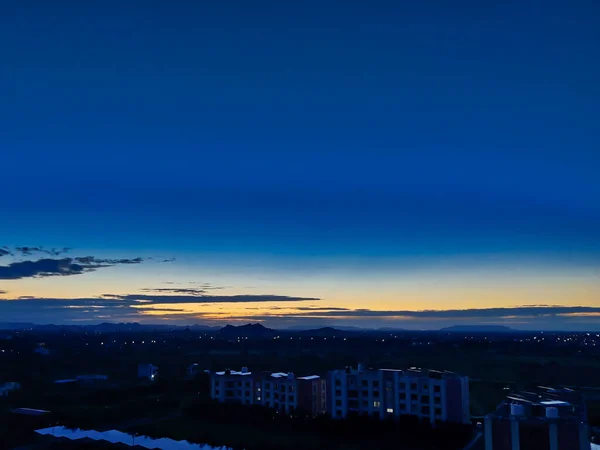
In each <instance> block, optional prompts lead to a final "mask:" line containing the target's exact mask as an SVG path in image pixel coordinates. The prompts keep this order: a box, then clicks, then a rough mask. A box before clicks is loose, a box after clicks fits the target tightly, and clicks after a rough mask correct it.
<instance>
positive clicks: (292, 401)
mask: <svg viewBox="0 0 600 450" xmlns="http://www.w3.org/2000/svg"><path fill="white" fill-rule="evenodd" d="M288 402H290V403H294V396H293V395H290V396H288Z"/></svg>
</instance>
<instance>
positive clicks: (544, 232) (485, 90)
mask: <svg viewBox="0 0 600 450" xmlns="http://www.w3.org/2000/svg"><path fill="white" fill-rule="evenodd" d="M412 3H414V4H412ZM412 3H410V2H355V1H344V2H342V1H319V2H312V1H305V2H295V3H292V2H285V1H284V2H281V1H280V2H252V5H250V4H249V2H242V1H231V2H218V1H215V2H192V1H189V2H182V1H180V2H178V1H175V2H127V1H124V2H111V1H104V2H94V1H88V2H76V1H72V2H67V1H54V2H45V1H31V2H22V1H6V2H3V4H2V7H1V14H0V42H2V53H1V57H2V64H1V68H0V99H1V101H0V170H1V172H0V187H1V188H2V192H3V195H2V196H0V214H1V217H0V219H1V221H0V238H2V242H0V247H1V246H2V245H7V246H13V247H14V246H20V245H21V246H23V245H43V246H57V247H62V246H65V247H74V248H75V249H82V250H81V251H82V252H87V253H82V254H81V255H78V256H86V255H87V254H88V253H90V252H92V254H97V255H100V256H103V257H107V258H111V257H112V258H115V257H119V258H121V257H137V256H140V255H141V256H152V257H154V258H157V257H158V256H156V255H160V257H164V258H170V257H175V258H177V261H176V263H174V266H175V267H177V268H178V270H175V269H173V270H172V271H171V272H168V275H166V274H165V275H164V276H165V278H164V279H165V280H166V279H167V278H168V276H171V275H173V274H174V273H175V272H177V273H178V274H179V275H181V273H185V274H186V275H185V276H184V275H181V278H180V279H179V278H178V280H177V281H178V282H183V280H184V279H186V277H188V276H192V275H190V274H198V275H194V276H198V277H200V278H202V280H203V281H206V282H212V280H210V279H206V278H207V277H206V276H205V274H206V273H207V272H206V268H207V267H218V268H219V271H220V273H222V272H226V271H227V268H228V267H234V266H235V267H236V274H235V275H231V280H230V279H229V278H227V283H233V284H234V285H235V286H234V287H235V288H236V289H237V290H238V291H236V293H239V294H243V293H245V292H244V286H243V285H242V284H247V282H251V281H252V279H253V277H257V276H259V275H256V274H255V271H256V272H258V273H260V276H261V277H263V278H264V277H265V276H266V277H268V282H265V283H264V284H260V289H261V293H273V294H282V295H290V296H296V295H305V296H310V297H319V298H322V299H323V300H322V301H326V300H328V301H329V303H328V304H331V305H336V306H338V305H339V304H344V305H346V304H347V303H344V302H345V301H346V300H344V299H346V297H347V298H350V297H351V298H352V301H351V306H353V307H359V306H363V307H374V305H380V306H382V307H383V305H384V304H385V307H386V308H388V309H389V307H390V305H391V306H393V305H394V302H395V300H394V297H393V296H394V295H397V296H398V300H397V302H398V305H399V307H398V308H397V309H402V310H405V309H407V308H408V309H419V306H420V303H418V302H415V301H414V299H413V297H410V296H409V297H407V295H408V294H407V293H406V292H405V291H403V290H402V289H400V287H399V286H397V285H394V280H396V279H397V278H398V277H399V275H398V272H397V271H396V269H398V270H400V269H399V268H405V267H407V266H410V267H413V268H414V267H419V268H420V269H422V270H425V271H428V270H435V271H436V273H437V272H439V271H440V270H442V269H439V265H440V264H442V263H443V265H445V266H444V267H447V266H446V265H449V266H450V267H453V268H454V269H456V267H459V268H461V269H462V268H464V269H465V270H468V271H470V272H469V273H470V275H469V276H468V277H466V278H464V279H463V278H461V279H460V281H461V282H462V283H463V285H464V286H466V288H467V289H468V288H470V286H471V285H472V284H473V283H476V282H478V281H481V277H479V276H476V275H474V272H472V270H473V268H474V267H475V268H479V267H482V266H485V267H488V269H489V272H488V273H487V275H486V277H487V278H486V279H491V278H493V277H494V276H496V275H497V274H498V273H500V272H501V270H500V268H499V267H500V266H497V264H500V265H501V266H502V270H505V269H506V267H509V268H511V269H510V270H512V271H513V272H523V271H524V272H527V273H530V274H531V276H532V279H533V278H535V280H534V281H531V283H532V286H535V287H536V289H537V288H541V289H542V290H543V287H544V281H539V279H540V277H541V279H542V280H544V279H548V278H555V277H556V274H557V273H561V274H564V276H566V277H567V278H569V280H570V281H569V282H568V283H567V282H565V283H566V284H568V285H569V286H571V283H572V279H573V278H576V279H577V280H579V281H578V282H579V283H580V284H579V285H578V286H579V287H578V288H577V289H579V290H577V292H574V291H572V289H573V288H572V287H569V288H568V289H567V288H566V287H565V286H561V288H564V289H565V290H564V296H565V297H564V299H553V301H555V302H556V301H558V302H559V303H560V304H565V305H581V304H583V303H585V304H586V305H587V304H590V303H593V298H595V297H594V296H595V295H596V294H597V293H598V292H600V287H599V286H598V279H599V278H598V273H599V272H598V267H599V265H600V264H599V261H600V201H599V200H598V199H599V198H600V175H599V172H600V127H599V126H598V105H599V104H600V83H599V82H598V80H600V5H599V4H598V2H594V1H585V0H584V1H579V2H576V3H575V4H573V5H567V4H566V3H564V2H554V1H539V2H533V1H526V2H522V1H520V2H517V1H508V2H502V3H501V4H497V5H493V4H491V3H490V2H475V1H462V2H461V1H459V2H445V1H432V2H412ZM13 256H14V255H13ZM21 256H27V255H21ZM34 259H35V258H34ZM14 261H17V262H18V261H21V260H20V259H17V260H10V261H8V260H7V261H5V262H4V264H5V265H6V264H9V263H11V262H14ZM448 261H457V262H456V263H448ZM0 263H3V262H2V261H0ZM323 265H324V267H327V268H328V270H332V271H333V272H334V273H332V274H331V277H330V278H328V279H327V283H328V284H327V283H326V284H327V286H322V285H321V284H319V283H316V284H315V283H314V282H311V281H310V280H307V281H304V282H302V283H301V284H299V283H296V284H293V283H292V284H290V283H289V282H288V281H284V280H286V277H289V276H291V274H292V273H294V274H297V272H298V271H300V272H302V271H304V270H309V269H310V268H312V270H313V271H315V270H316V269H315V267H323ZM299 267H301V269H299ZM495 267H498V269H497V271H495V269H494V268H495ZM374 268H377V270H375V269H374ZM148 270H149V269H148ZM161 270H163V269H161ZM379 270H381V271H383V272H385V273H387V275H386V276H387V277H388V278H386V283H387V284H388V285H389V286H386V287H385V288H383V287H381V286H380V282H379V281H377V282H375V281H373V280H374V279H373V276H374V275H373V273H372V272H376V271H379ZM549 270H551V272H548V271H549ZM99 273H100V272H99ZM152 273H153V274H154V275H153V276H155V273H154V272H152ZM240 273H243V274H244V275H243V277H242V276H241V275H240ZM350 273H351V274H352V278H353V279H355V280H356V279H357V277H359V278H360V274H362V276H363V284H361V287H360V289H358V291H359V292H360V293H361V295H363V296H364V297H361V298H364V300H363V301H364V304H363V305H361V304H360V300H359V298H358V297H357V295H358V294H356V289H355V288H352V289H350V288H348V287H345V286H344V285H343V283H342V279H346V278H347V277H348V276H350V275H349V274H350ZM357 273H358V274H359V275H357ZM445 273H446V275H445V277H449V278H452V277H451V275H449V274H450V273H451V271H450V272H445ZM267 274H271V275H267ZM273 274H276V275H273ZM534 275H535V277H534ZM91 276H93V275H87V274H86V275H83V274H82V275H77V277H60V280H58V279H57V278H54V277H50V278H48V279H45V280H40V279H38V278H36V279H31V280H25V281H23V280H22V279H20V280H18V281H10V282H3V281H2V280H1V279H0V288H1V289H0V290H6V291H8V294H6V297H7V298H12V297H11V295H12V296H14V295H17V293H18V294H19V295H34V296H43V297H47V296H57V295H58V296H60V297H61V298H63V297H64V298H72V297H80V296H82V295H83V296H86V295H89V296H92V295H98V290H97V289H91V287H90V286H91V285H92V284H93V285H94V286H96V285H97V283H99V281H94V282H93V283H92V281H90V283H91V284H90V285H89V286H88V287H87V288H86V289H88V288H89V289H90V292H89V293H88V292H87V291H85V289H84V287H81V286H79V285H78V287H77V288H75V287H73V288H72V287H71V286H73V285H72V284H71V283H75V281H73V280H75V279H76V278H77V279H79V278H81V279H83V278H85V277H91ZM127 276H128V277H129V276H130V275H129V274H128V275H127ZM131 276H132V277H133V275H131ZM137 276H138V277H141V275H137ZM115 277H116V278H119V277H125V275H122V276H121V275H115ZM146 277H147V278H149V277H150V275H149V274H147V275H146ZM236 277H237V278H236ZM240 277H242V278H243V280H244V283H242V281H241V279H242V278H240ZM44 278H45V277H44ZM484 278H485V277H484ZM424 279H425V280H426V279H427V277H425V278H424ZM444 279H446V278H444ZM49 280H51V281H52V283H53V284H52V285H51V286H50V285H46V284H44V283H47V282H50V281H49ZM163 281H164V280H163ZM409 281H410V280H409ZM431 281H432V283H433V284H435V286H436V289H438V290H436V291H435V292H433V291H432V293H431V295H430V296H429V297H427V298H428V299H429V300H428V302H429V303H426V304H424V305H423V307H427V308H432V309H433V308H440V309H448V308H461V307H471V306H472V305H473V303H475V304H476V303H477V302H476V301H475V300H472V301H468V302H461V301H458V300H456V299H457V298H458V293H456V296H454V295H453V296H452V300H448V301H447V302H445V301H442V300H439V301H438V300H436V298H437V297H436V296H438V295H439V293H440V292H442V291H443V289H444V283H445V282H442V283H441V286H440V285H439V283H437V282H435V283H434V280H431ZM59 282H60V284H59V285H56V284H57V283H59ZM102 282H103V283H105V285H106V283H108V285H110V283H111V281H110V280H109V277H108V276H107V277H106V278H103V279H102ZM456 282H457V279H452V283H456ZM23 283H25V284H23ZM76 283H80V282H79V281H77V282H76ZM115 283H116V282H115ZM119 283H122V282H121V281H119ZM136 283H137V284H136ZM136 283H133V282H131V284H130V285H128V286H124V285H122V284H119V288H118V289H120V291H119V292H120V293H121V294H125V292H123V290H124V289H125V290H135V289H141V288H144V287H148V286H145V285H140V283H141V281H136ZM311 283H313V284H311ZM423 283H425V285H427V282H426V281H424V282H423ZM449 283H450V282H449ZM452 283H450V284H452ZM503 283H504V284H502V283H501V284H502V285H505V284H506V283H507V282H506V281H504V282H503ZM509 283H510V284H512V282H509ZM9 284H10V285H9ZM575 284H577V283H575ZM115 286H116V285H115ZM496 287H497V286H496V285H493V286H486V287H485V289H488V290H490V292H488V293H489V294H490V295H491V297H493V298H494V299H495V300H493V301H492V300H489V301H487V300H486V301H485V302H482V306H485V307H491V306H507V305H510V306H515V305H520V304H546V303H545V302H544V296H543V295H541V294H540V293H539V292H538V291H536V293H535V294H531V293H529V294H528V293H527V292H521V291H520V294H519V295H518V296H517V298H515V297H513V296H512V295H513V294H510V295H509V294H506V297H502V296H500V297H501V298H496V294H497V292H491V291H494V289H496ZM378 289H382V292H381V295H382V296H383V297H385V301H383V300H381V301H380V300H378V299H377V296H378ZM482 289H483V288H482ZM581 289H583V290H584V291H585V292H586V296H584V297H581V296H580V295H581V292H580V291H581ZM115 290H117V288H116V287H115ZM346 290H350V291H352V293H350V292H346ZM47 291H48V292H47ZM275 291H277V292H275ZM282 291H283V292H282ZM559 291H560V289H559ZM11 293H12V294H11ZM334 294H335V295H334ZM478 295H479V294H478ZM374 297H375V300H374V299H373V298H374ZM484 297H486V298H487V294H485V295H484ZM491 297H490V298H491ZM411 299H412V300H411ZM348 301H349V300H348ZM528 301H530V303H528ZM436 302H437V303H436ZM523 302H525V303H523ZM598 304H600V299H598ZM400 306H401V307H400ZM19 314H22V313H19ZM23 318H24V319H26V317H23ZM92 318H93V317H92ZM57 320H59V319H57Z"/></svg>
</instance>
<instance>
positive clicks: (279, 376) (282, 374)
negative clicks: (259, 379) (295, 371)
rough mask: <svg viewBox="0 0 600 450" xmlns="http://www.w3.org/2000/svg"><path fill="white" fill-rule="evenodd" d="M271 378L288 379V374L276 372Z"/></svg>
mask: <svg viewBox="0 0 600 450" xmlns="http://www.w3.org/2000/svg"><path fill="white" fill-rule="evenodd" d="M271 376H272V377H273V378H283V377H287V376H288V374H287V373H285V372H275V373H272V374H271Z"/></svg>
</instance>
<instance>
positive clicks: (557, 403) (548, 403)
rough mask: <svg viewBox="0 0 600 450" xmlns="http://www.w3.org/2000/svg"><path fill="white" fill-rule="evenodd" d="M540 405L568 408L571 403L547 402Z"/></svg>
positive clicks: (560, 401)
mask: <svg viewBox="0 0 600 450" xmlns="http://www.w3.org/2000/svg"><path fill="white" fill-rule="evenodd" d="M540 405H544V406H567V405H570V403H569V402H563V401H562V400H546V401H543V402H540Z"/></svg>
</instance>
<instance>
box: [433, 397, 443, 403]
mask: <svg viewBox="0 0 600 450" xmlns="http://www.w3.org/2000/svg"><path fill="white" fill-rule="evenodd" d="M433 403H435V404H436V405H441V404H442V399H441V398H440V397H433Z"/></svg>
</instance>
